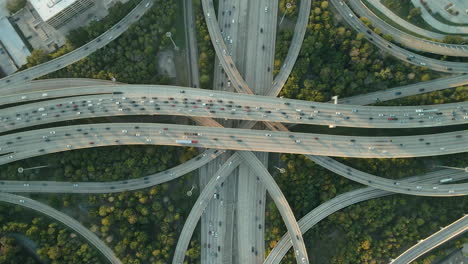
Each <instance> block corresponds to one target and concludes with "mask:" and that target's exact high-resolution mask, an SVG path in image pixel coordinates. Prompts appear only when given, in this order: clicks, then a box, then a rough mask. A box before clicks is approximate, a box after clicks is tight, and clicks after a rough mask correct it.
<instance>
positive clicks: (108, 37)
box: [0, 0, 153, 89]
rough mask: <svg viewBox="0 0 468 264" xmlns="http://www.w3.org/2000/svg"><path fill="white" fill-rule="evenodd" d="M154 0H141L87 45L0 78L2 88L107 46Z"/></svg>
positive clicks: (62, 65) (64, 65)
mask: <svg viewBox="0 0 468 264" xmlns="http://www.w3.org/2000/svg"><path fill="white" fill-rule="evenodd" d="M152 5H153V0H143V1H141V2H140V3H139V4H138V5H137V6H136V7H135V8H134V9H133V10H132V11H130V12H129V13H128V15H126V16H125V17H124V18H122V19H121V20H120V21H119V22H118V23H117V24H115V25H114V26H112V27H111V28H110V29H108V30H107V31H106V32H104V33H102V34H101V35H100V36H99V37H97V38H95V39H93V40H91V41H90V42H88V43H86V44H85V45H83V46H81V47H79V48H77V49H75V50H73V51H71V52H69V53H67V54H64V55H62V56H60V57H58V58H56V59H53V60H50V61H48V62H45V63H42V64H40V65H37V66H34V67H31V68H29V69H27V70H24V71H21V72H17V73H14V74H11V75H8V76H7V77H5V78H2V79H0V89H1V88H5V87H7V86H10V85H17V84H19V83H24V82H27V81H30V80H33V79H35V78H38V77H41V76H43V75H46V74H48V73H51V72H54V71H57V70H59V69H62V68H64V67H66V66H68V65H70V64H72V63H74V62H77V61H79V60H81V59H83V58H86V57H87V56H89V55H90V54H91V53H93V52H95V51H96V50H98V49H100V48H102V47H104V46H106V45H107V44H109V43H110V42H111V41H112V40H114V39H116V38H118V37H119V36H120V35H121V34H122V33H124V32H125V31H126V30H127V29H128V28H129V27H130V26H131V25H132V24H133V23H134V22H136V21H138V20H139V19H140V18H141V17H142V16H143V15H144V13H145V12H146V11H147V10H148V9H149V8H151V6H152Z"/></svg>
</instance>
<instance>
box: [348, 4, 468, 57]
mask: <svg viewBox="0 0 468 264" xmlns="http://www.w3.org/2000/svg"><path fill="white" fill-rule="evenodd" d="M348 3H349V5H350V6H351V7H352V8H353V10H354V11H355V12H356V13H357V14H358V15H359V16H360V17H366V18H367V19H369V21H370V22H371V23H372V25H373V26H374V27H376V28H379V29H380V31H381V32H382V33H383V34H386V35H389V36H391V37H392V39H393V40H394V41H396V42H398V43H401V44H402V45H404V46H406V47H408V48H411V49H413V50H416V51H423V52H430V53H434V54H439V55H446V56H456V57H468V45H457V44H448V43H442V42H436V41H431V40H427V39H422V38H419V37H416V36H413V35H411V34H408V33H406V32H404V31H401V30H399V29H397V28H395V27H393V26H392V25H389V24H387V23H386V22H385V21H383V20H382V19H381V18H380V17H378V16H377V15H375V14H374V13H373V12H372V11H371V10H370V9H369V8H367V6H366V5H365V4H364V3H363V2H362V1H361V0H350V1H348Z"/></svg>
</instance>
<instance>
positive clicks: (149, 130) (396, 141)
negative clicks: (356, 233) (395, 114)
mask: <svg viewBox="0 0 468 264" xmlns="http://www.w3.org/2000/svg"><path fill="white" fill-rule="evenodd" d="M192 134H193V135H195V134H198V136H191V135H192ZM467 138H468V131H466V130H465V131H457V132H450V133H440V134H432V135H418V136H400V137H353V136H335V135H324V134H309V133H287V132H276V131H275V132H268V133H265V131H262V130H249V129H237V128H229V129H227V128H215V127H200V126H187V125H169V124H151V123H104V124H87V125H75V126H64V127H54V128H47V129H40V130H32V131H26V132H20V133H15V134H12V135H5V136H1V137H0V148H1V149H0V164H6V163H9V162H12V161H16V160H21V159H24V158H28V157H34V156H39V155H44V154H47V153H54V152H60V151H66V150H72V149H79V148H89V147H97V146H110V145H122V144H139V145H140V144H145V145H175V146H192V147H198V148H200V147H202V148H215V149H232V150H248V151H261V152H278V153H295V154H306V155H321V156H322V155H323V156H337V157H355V158H395V157H425V156H437V155H447V154H454V153H462V152H465V151H466V149H467V147H468V140H467ZM177 140H194V141H192V143H185V142H182V143H180V142H179V143H178V142H176V141H177ZM10 153H11V154H10ZM392 184H393V182H392Z"/></svg>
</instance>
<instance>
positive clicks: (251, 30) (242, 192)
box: [236, 0, 281, 264]
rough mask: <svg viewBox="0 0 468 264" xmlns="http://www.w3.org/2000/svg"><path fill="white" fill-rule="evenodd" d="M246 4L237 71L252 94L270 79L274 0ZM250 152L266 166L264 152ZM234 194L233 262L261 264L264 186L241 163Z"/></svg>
mask: <svg viewBox="0 0 468 264" xmlns="http://www.w3.org/2000/svg"><path fill="white" fill-rule="evenodd" d="M247 4H248V8H247V13H248V19H246V20H245V21H244V25H245V28H246V33H245V34H246V36H245V38H244V39H242V38H237V39H236V40H237V42H238V45H240V46H244V50H245V52H244V53H243V55H244V58H243V59H241V61H244V62H245V63H244V67H241V68H240V70H241V74H242V76H244V78H245V81H246V82H247V84H248V85H249V86H250V88H251V89H252V90H253V91H254V93H255V94H262V95H263V94H265V93H266V92H267V89H268V87H270V86H271V84H272V82H273V74H272V69H273V62H274V55H275V52H274V51H275V43H276V28H277V13H278V1H277V0H259V1H248V3H247ZM237 61H238V58H236V62H237ZM242 70H244V71H243V72H242ZM254 155H256V156H257V157H258V158H259V160H260V161H261V162H262V163H263V164H264V166H267V164H268V153H255V154H254ZM237 197H238V201H237V212H238V213H237V223H236V228H237V232H236V233H237V263H251V264H254V263H259V264H261V263H262V262H263V260H264V249H265V238H264V237H265V235H264V226H265V223H264V218H265V217H264V214H265V202H264V201H265V197H266V188H265V187H264V186H263V184H262V182H261V181H260V180H259V177H258V176H257V175H256V173H255V171H254V170H252V169H251V168H250V166H248V165H247V164H245V163H242V164H241V165H240V166H239V174H238V188H237ZM279 206H281V205H279Z"/></svg>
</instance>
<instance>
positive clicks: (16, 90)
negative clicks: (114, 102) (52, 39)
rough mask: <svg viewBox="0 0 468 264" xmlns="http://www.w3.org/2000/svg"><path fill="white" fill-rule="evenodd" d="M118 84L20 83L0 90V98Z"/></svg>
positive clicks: (90, 81)
mask: <svg viewBox="0 0 468 264" xmlns="http://www.w3.org/2000/svg"><path fill="white" fill-rule="evenodd" d="M118 84H121V83H119V82H113V81H108V80H100V79H88V78H57V79H44V80H33V81H30V82H25V83H20V84H18V85H13V86H7V87H6V88H4V89H0V96H6V95H15V94H20V93H30V92H40V91H47V90H55V89H65V88H72V87H83V86H98V85H114V86H115V85H118Z"/></svg>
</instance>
